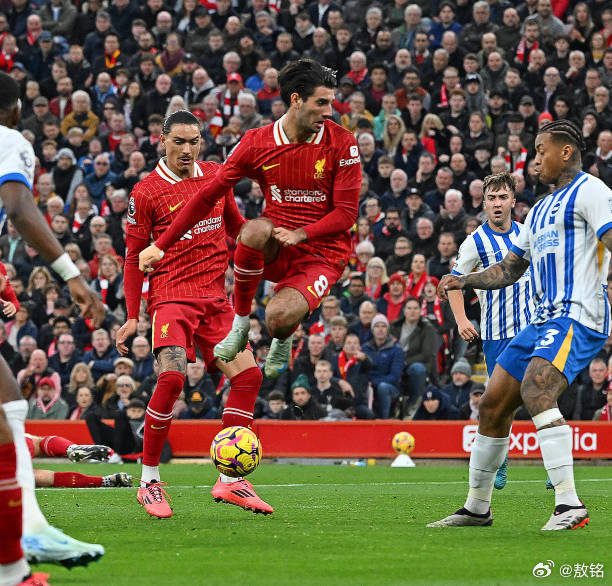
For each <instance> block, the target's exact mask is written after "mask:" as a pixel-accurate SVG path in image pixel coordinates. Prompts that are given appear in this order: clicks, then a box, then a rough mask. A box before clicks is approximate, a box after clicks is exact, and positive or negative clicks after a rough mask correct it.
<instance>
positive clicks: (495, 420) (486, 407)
mask: <svg viewBox="0 0 612 586" xmlns="http://www.w3.org/2000/svg"><path fill="white" fill-rule="evenodd" d="M478 413H479V419H480V421H486V422H487V423H489V424H490V425H497V424H499V423H502V422H503V421H504V420H505V418H506V415H507V414H506V413H504V409H503V406H502V405H500V404H499V402H497V401H494V400H492V399H491V398H487V395H486V393H485V394H484V395H483V396H482V399H480V402H479V403H478Z"/></svg>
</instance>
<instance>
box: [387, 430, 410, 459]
mask: <svg viewBox="0 0 612 586" xmlns="http://www.w3.org/2000/svg"><path fill="white" fill-rule="evenodd" d="M414 443H415V442H414V436H413V435H412V434H411V433H408V432H407V431H400V432H398V433H396V434H395V435H394V436H393V440H392V441H391V445H392V446H393V449H394V450H395V451H396V452H397V453H398V454H409V453H410V452H412V450H414Z"/></svg>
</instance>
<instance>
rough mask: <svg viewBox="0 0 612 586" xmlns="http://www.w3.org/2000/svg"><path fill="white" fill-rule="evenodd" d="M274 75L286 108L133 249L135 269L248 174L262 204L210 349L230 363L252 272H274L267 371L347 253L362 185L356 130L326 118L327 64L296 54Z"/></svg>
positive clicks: (281, 359) (271, 373)
mask: <svg viewBox="0 0 612 586" xmlns="http://www.w3.org/2000/svg"><path fill="white" fill-rule="evenodd" d="M279 84H280V93H281V98H282V99H283V101H284V102H285V103H286V104H287V106H288V111H287V113H286V114H285V115H284V116H283V117H282V118H280V120H277V121H276V122H275V123H274V124H270V125H268V126H265V127H263V128H256V129H253V130H249V131H248V132H247V133H246V134H245V135H244V136H243V137H242V139H241V140H240V142H239V143H238V145H236V147H235V148H234V150H233V151H232V152H231V154H230V155H229V156H228V158H227V160H226V161H225V163H224V164H223V165H222V166H221V167H220V168H219V169H218V171H217V173H216V176H215V178H214V179H213V180H212V181H211V182H210V184H208V185H206V187H205V189H202V190H200V191H199V192H198V194H197V196H195V197H194V198H193V199H192V200H191V201H190V202H189V203H188V204H186V205H185V206H184V208H183V210H182V211H181V213H180V214H179V215H178V217H177V218H176V219H175V220H173V222H172V224H171V225H170V227H169V228H168V229H167V230H165V232H164V233H163V234H161V235H160V236H158V237H156V239H155V242H154V244H153V245H151V246H149V247H148V248H147V249H146V250H143V252H141V254H140V267H141V269H143V270H150V268H151V266H152V264H154V263H157V262H159V261H160V260H161V259H162V258H164V251H167V250H168V249H169V247H170V246H171V245H172V244H173V243H174V242H176V241H177V240H178V239H179V238H180V237H181V235H182V234H184V233H185V230H187V229H188V228H189V227H191V226H192V224H193V222H194V220H198V219H200V218H202V217H205V216H206V215H207V214H209V213H210V210H211V209H212V207H213V206H214V205H216V202H217V201H218V200H219V198H220V197H222V196H223V193H225V191H226V190H227V189H229V188H231V187H232V186H233V185H234V184H236V183H237V182H238V181H239V180H240V179H242V178H243V177H249V178H250V179H252V180H253V181H256V182H257V183H258V184H259V185H260V187H261V189H262V191H263V192H264V194H265V201H266V205H265V209H264V212H263V216H262V217H261V218H257V219H254V220H251V221H249V222H247V223H246V224H245V225H244V227H243V228H242V230H241V232H240V239H239V241H238V244H237V247H236V252H235V256H234V273H235V287H234V297H235V310H236V316H235V318H234V322H233V325H232V328H231V331H230V332H229V333H228V335H227V336H226V337H225V338H224V339H223V340H221V341H220V342H219V343H218V344H217V345H216V346H215V350H214V354H215V356H216V357H218V358H220V359H221V360H223V361H226V362H229V361H232V360H234V358H235V357H236V356H238V355H239V354H240V353H241V352H242V351H243V350H244V349H245V348H246V345H247V340H248V331H249V314H250V311H251V302H252V300H253V296H254V294H255V291H256V290H257V286H258V285H259V281H260V279H261V278H262V277H263V278H264V279H267V280H269V281H273V282H275V283H277V285H276V289H275V291H276V294H275V295H274V297H272V299H271V300H270V302H269V303H268V305H267V306H266V325H267V327H268V331H269V332H270V334H271V335H272V336H273V340H272V344H271V347H270V352H269V354H268V357H267V359H266V363H265V373H266V376H268V377H270V378H274V377H277V376H279V375H280V373H281V372H283V371H284V370H285V369H286V368H287V364H288V361H289V354H290V350H291V341H292V334H293V332H294V331H295V329H296V328H297V326H298V324H300V323H301V321H302V320H303V319H304V318H305V317H306V316H307V315H308V314H309V313H310V312H312V311H313V310H314V309H316V308H317V307H318V306H319V304H320V303H321V301H322V299H323V298H324V297H325V296H326V295H327V294H328V292H329V288H330V287H331V286H332V285H333V284H334V283H336V281H337V280H338V279H339V277H340V275H341V274H342V271H343V269H344V266H345V265H346V263H347V262H348V256H349V252H350V236H349V230H350V228H351V227H352V226H353V224H354V223H355V220H356V218H357V208H358V201H359V189H360V184H361V161H360V158H359V150H358V147H357V143H356V141H355V137H354V136H353V135H352V134H351V133H350V132H348V131H347V130H345V129H344V128H342V127H341V126H339V125H338V124H336V123H335V122H332V121H331V120H330V118H331V115H332V102H333V100H334V88H335V87H336V85H337V84H336V77H335V73H334V72H333V71H332V70H330V69H328V68H326V67H323V66H321V65H320V64H319V63H317V62H316V61H312V60H310V59H299V60H297V61H293V62H290V63H288V64H287V65H286V66H285V67H284V68H283V69H282V70H281V72H280V74H279ZM157 270H159V269H157Z"/></svg>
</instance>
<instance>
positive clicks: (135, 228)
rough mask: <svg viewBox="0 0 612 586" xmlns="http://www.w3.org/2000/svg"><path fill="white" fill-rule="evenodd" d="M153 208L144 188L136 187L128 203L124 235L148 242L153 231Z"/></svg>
mask: <svg viewBox="0 0 612 586" xmlns="http://www.w3.org/2000/svg"><path fill="white" fill-rule="evenodd" d="M154 212H155V210H154V208H153V202H152V200H151V198H150V197H149V196H148V193H147V191H146V188H145V187H142V186H141V185H138V184H137V185H136V186H135V187H134V189H132V193H131V194H130V201H129V203H128V215H127V227H126V234H129V235H131V236H135V237H136V238H140V239H143V238H144V239H146V240H149V239H150V237H151V231H152V230H153V220H154Z"/></svg>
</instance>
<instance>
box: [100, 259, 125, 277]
mask: <svg viewBox="0 0 612 586" xmlns="http://www.w3.org/2000/svg"><path fill="white" fill-rule="evenodd" d="M104 260H110V261H111V262H112V263H113V264H114V265H115V268H116V269H117V274H119V275H120V274H121V265H120V264H119V261H118V260H117V259H116V258H115V257H114V256H113V255H112V254H105V255H104V256H103V257H102V258H101V259H100V268H101V267H102V262H103V261H104ZM98 272H100V271H98Z"/></svg>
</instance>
